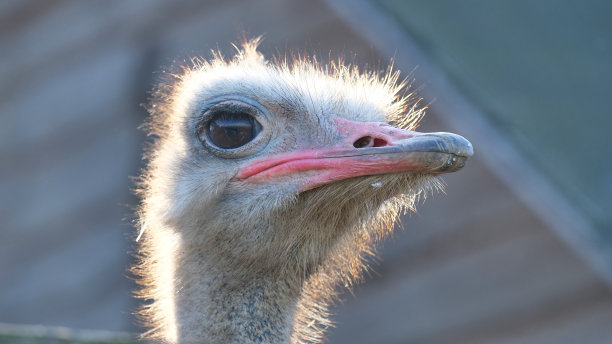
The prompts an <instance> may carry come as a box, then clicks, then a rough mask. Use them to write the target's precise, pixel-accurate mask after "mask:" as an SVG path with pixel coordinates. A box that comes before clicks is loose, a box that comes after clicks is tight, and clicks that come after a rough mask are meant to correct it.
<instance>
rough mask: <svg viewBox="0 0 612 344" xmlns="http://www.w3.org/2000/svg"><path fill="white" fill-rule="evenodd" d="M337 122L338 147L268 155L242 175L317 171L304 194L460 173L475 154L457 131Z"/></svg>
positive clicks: (265, 176) (307, 180) (264, 176)
mask: <svg viewBox="0 0 612 344" xmlns="http://www.w3.org/2000/svg"><path fill="white" fill-rule="evenodd" d="M335 122H336V124H337V128H338V132H339V133H340V134H341V137H342V138H341V139H340V140H339V141H340V142H339V144H338V145H335V146H333V147H325V148H323V149H308V150H302V151H297V152H292V153H286V154H281V155H276V156H273V157H268V158H267V159H265V160H259V161H256V162H254V163H251V164H249V165H247V166H246V167H243V168H242V169H241V170H240V171H239V172H238V174H237V177H238V178H239V179H249V180H253V181H255V180H267V179H269V178H272V177H275V176H281V175H291V174H297V173H300V172H308V171H311V172H312V173H310V174H308V176H307V177H306V178H305V179H304V183H303V186H302V187H301V190H302V191H304V190H309V189H313V188H315V187H318V186H321V185H324V184H328V183H331V182H334V181H338V180H343V179H347V178H353V177H359V176H367V175H378V174H387V173H397V172H415V173H425V174H440V173H447V172H455V171H458V170H459V169H461V168H462V167H463V166H464V165H465V162H466V160H467V159H468V158H469V157H470V156H472V155H473V154H474V151H473V148H472V145H471V144H470V142H469V141H468V140H466V139H465V138H463V137H462V136H459V135H456V134H452V133H418V132H414V131H408V130H403V129H398V128H394V127H391V126H389V125H387V124H383V123H370V122H354V121H348V120H346V119H340V118H337V119H336V120H335Z"/></svg>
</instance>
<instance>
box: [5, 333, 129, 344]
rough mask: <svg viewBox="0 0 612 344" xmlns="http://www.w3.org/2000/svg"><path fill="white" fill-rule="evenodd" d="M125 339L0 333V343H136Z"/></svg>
mask: <svg viewBox="0 0 612 344" xmlns="http://www.w3.org/2000/svg"><path fill="white" fill-rule="evenodd" d="M136 343H138V342H137V341H126V340H107V341H100V340H86V339H70V338H53V337H36V336H33V337H30V336H27V335H0V344H136Z"/></svg>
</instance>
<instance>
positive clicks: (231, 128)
mask: <svg viewBox="0 0 612 344" xmlns="http://www.w3.org/2000/svg"><path fill="white" fill-rule="evenodd" d="M206 129H207V131H208V133H207V134H208V137H209V138H210V141H211V143H213V144H214V145H215V146H217V147H219V148H223V149H233V148H238V147H242V146H244V145H245V144H247V143H249V142H251V140H253V139H254V138H255V137H256V136H257V134H259V132H260V131H261V124H260V123H259V122H257V120H256V119H255V118H253V116H251V115H249V114H248V113H246V112H232V111H219V112H217V113H215V114H214V115H213V117H212V119H211V120H210V122H209V123H208V126H207V127H206ZM201 139H202V137H200V140H201Z"/></svg>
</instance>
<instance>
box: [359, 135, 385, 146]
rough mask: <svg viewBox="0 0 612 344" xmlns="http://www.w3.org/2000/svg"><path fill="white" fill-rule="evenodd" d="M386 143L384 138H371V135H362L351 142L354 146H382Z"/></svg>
mask: <svg viewBox="0 0 612 344" xmlns="http://www.w3.org/2000/svg"><path fill="white" fill-rule="evenodd" d="M388 145H389V143H388V142H387V141H386V140H385V139H379V138H372V136H363V137H361V138H359V139H357V140H356V141H355V142H354V143H353V147H355V148H365V147H384V146H388Z"/></svg>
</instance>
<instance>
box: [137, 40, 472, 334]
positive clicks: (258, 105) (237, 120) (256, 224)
mask: <svg viewBox="0 0 612 344" xmlns="http://www.w3.org/2000/svg"><path fill="white" fill-rule="evenodd" d="M257 46H258V40H257V39H255V40H251V41H247V42H245V43H243V44H242V46H241V47H237V53H236V55H235V56H234V57H233V58H231V59H225V58H223V57H222V56H220V54H219V53H214V58H213V59H212V60H210V61H204V60H194V61H193V64H192V66H190V67H185V68H184V69H183V70H182V72H181V73H178V74H177V75H174V76H171V77H170V78H171V80H170V81H169V82H167V83H162V85H161V86H160V87H159V88H158V89H157V90H156V91H155V92H154V96H153V101H152V102H151V105H150V112H151V121H150V123H149V126H148V128H149V130H150V133H151V134H152V135H154V137H155V139H154V143H153V144H152V145H151V148H150V149H149V150H148V153H147V154H146V159H147V161H148V165H147V168H146V169H145V170H144V172H143V175H142V176H141V178H140V184H139V194H140V197H141V205H140V207H139V210H138V212H137V215H138V227H139V230H140V231H139V238H138V239H137V241H138V256H139V263H138V264H137V266H135V267H134V272H135V274H136V275H137V276H138V280H139V282H140V283H141V284H142V288H141V290H140V292H139V296H140V297H141V298H143V299H145V300H146V301H145V302H144V303H145V306H143V308H142V309H141V310H140V312H139V315H140V316H141V318H142V319H144V322H145V325H146V326H147V327H148V328H149V330H148V332H147V333H146V334H145V335H144V338H148V339H152V340H156V341H160V342H164V343H289V342H290V343H313V342H320V341H321V340H323V334H324V331H325V329H326V328H327V327H329V326H330V325H331V323H330V320H329V314H328V308H327V307H328V305H329V303H330V302H331V301H332V300H333V298H334V296H335V295H336V293H337V286H338V285H343V286H347V287H349V288H350V287H351V286H352V284H353V283H354V282H355V281H358V280H359V279H360V277H361V274H362V271H363V268H364V263H363V260H364V258H365V257H367V256H368V255H370V254H372V251H373V243H374V242H375V241H376V240H378V239H380V238H382V237H384V236H385V235H386V234H388V233H389V232H390V231H391V228H392V225H393V223H394V221H395V219H396V218H397V216H398V214H399V213H401V212H403V211H406V210H407V209H412V206H413V203H414V201H415V199H416V198H417V196H418V195H419V194H421V193H423V192H424V191H426V190H427V189H428V188H431V187H432V186H433V187H435V186H436V185H438V184H436V179H435V177H436V176H437V175H439V174H441V173H445V172H453V171H457V170H459V169H460V168H461V167H463V165H464V163H465V161H466V159H467V158H468V157H469V156H471V155H472V147H471V145H470V143H469V142H468V141H467V140H465V139H464V138H463V137H461V136H458V135H455V134H450V133H429V134H423V133H418V132H415V131H413V129H415V128H416V126H417V122H418V121H419V119H420V118H421V116H422V114H423V110H422V109H419V108H418V107H417V105H416V103H418V101H417V102H415V101H412V98H411V95H406V93H407V92H405V89H406V85H405V83H402V82H398V73H397V72H393V71H387V72H386V73H384V74H376V73H362V72H360V71H358V70H357V69H356V68H354V67H349V66H347V65H345V64H343V63H342V62H334V63H330V64H329V65H327V66H322V65H320V64H318V63H317V62H316V60H314V59H312V58H296V59H293V60H292V61H288V60H287V59H284V60H283V59H277V60H274V62H270V61H266V60H265V59H264V57H263V56H262V55H261V54H260V53H259V52H258V50H257ZM388 123H393V124H394V125H395V126H392V125H390V124H388Z"/></svg>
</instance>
